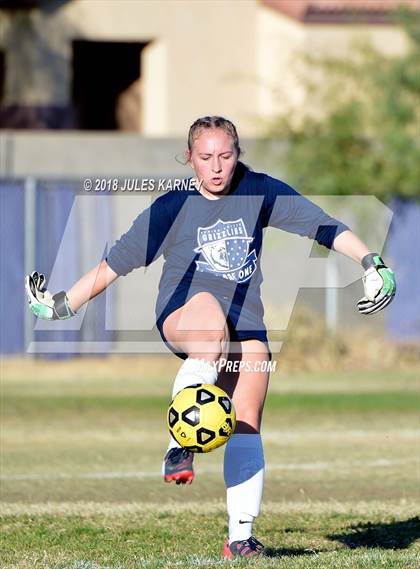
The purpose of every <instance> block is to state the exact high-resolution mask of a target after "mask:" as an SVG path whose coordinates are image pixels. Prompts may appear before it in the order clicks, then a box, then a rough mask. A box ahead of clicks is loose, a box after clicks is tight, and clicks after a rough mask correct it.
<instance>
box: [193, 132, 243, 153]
mask: <svg viewBox="0 0 420 569" xmlns="http://www.w3.org/2000/svg"><path fill="white" fill-rule="evenodd" d="M193 144H194V150H196V151H197V152H209V151H211V152H213V151H215V150H217V151H219V152H220V151H222V152H223V151H226V152H230V151H232V150H233V149H234V144H233V138H232V136H231V135H230V134H229V133H228V132H226V131H225V130H224V129H222V128H204V129H202V130H201V131H199V132H198V133H197V134H196V136H194V139H193Z"/></svg>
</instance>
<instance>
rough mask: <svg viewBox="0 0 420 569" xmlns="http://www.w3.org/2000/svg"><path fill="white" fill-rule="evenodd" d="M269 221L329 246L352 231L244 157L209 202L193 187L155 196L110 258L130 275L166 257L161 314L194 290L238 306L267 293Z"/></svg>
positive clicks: (115, 267)
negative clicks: (226, 187)
mask: <svg viewBox="0 0 420 569" xmlns="http://www.w3.org/2000/svg"><path fill="white" fill-rule="evenodd" d="M268 226H272V227H277V228H279V229H282V230H284V231H288V232H292V233H296V234H299V235H302V236H307V237H309V238H311V239H316V240H317V241H318V243H320V244H322V245H325V246H326V247H328V248H331V247H332V244H333V241H334V238H335V237H336V236H337V235H338V234H339V233H341V232H342V231H344V230H346V229H348V227H347V226H346V225H344V224H343V223H341V222H340V221H337V220H336V219H333V218H332V217H330V216H329V215H327V214H326V213H325V212H324V211H323V210H322V209H321V208H320V207H318V206H317V205H315V204H314V203H312V202H311V201H309V200H308V199H306V198H305V197H303V196H301V195H300V194H298V193H297V192H296V191H295V190H294V189H293V188H291V187H290V186H288V185H287V184H285V183H284V182H281V181H279V180H276V179H274V178H272V177H270V176H267V175H266V174H261V173H256V172H253V171H251V170H249V169H248V168H247V167H246V166H245V165H243V164H242V163H240V162H239V163H238V165H237V167H236V170H235V174H234V176H233V179H232V183H231V188H230V193H229V195H226V196H223V197H221V198H220V199H217V200H209V199H207V198H205V197H204V196H202V195H201V194H200V192H199V191H198V190H196V189H190V190H173V191H170V192H168V193H166V194H165V195H163V196H161V197H159V198H158V199H156V200H155V201H154V202H153V204H152V205H151V206H150V207H149V208H148V209H146V210H145V211H143V212H142V213H141V214H140V215H139V216H138V217H137V218H136V219H135V220H134V222H133V225H132V226H131V228H130V229H129V230H128V232H127V233H125V234H124V235H122V237H121V238H120V239H119V240H118V241H117V242H116V243H115V245H114V246H113V247H112V248H111V250H110V252H109V255H108V258H107V262H108V264H109V266H110V267H111V269H113V270H114V271H115V272H116V273H117V274H118V275H126V274H127V273H129V272H130V271H132V270H133V269H135V268H138V267H143V266H147V265H149V264H150V263H152V262H153V261H154V260H155V259H157V258H158V257H159V256H160V255H163V257H164V261H165V262H164V266H163V272H162V276H161V280H160V284H159V295H158V300H157V307H156V309H157V316H158V317H159V315H161V314H162V313H165V312H167V310H166V311H165V307H167V306H169V305H170V306H172V307H173V306H174V304H173V303H172V305H171V303H170V299H171V298H173V297H176V298H178V299H180V300H178V302H177V303H176V304H177V306H179V305H182V302H183V300H186V299H187V297H188V291H189V290H207V291H209V292H211V293H213V294H215V296H216V297H220V298H221V297H223V298H224V299H225V300H226V299H230V300H231V301H232V302H233V304H235V305H237V306H238V305H242V304H243V302H244V299H245V297H246V296H247V297H248V299H250V302H251V305H252V302H254V301H255V302H257V299H258V300H259V296H260V285H261V282H262V274H261V269H260V252H261V247H262V241H263V230H264V228H265V227H268ZM253 299H254V300H253ZM247 302H248V300H247Z"/></svg>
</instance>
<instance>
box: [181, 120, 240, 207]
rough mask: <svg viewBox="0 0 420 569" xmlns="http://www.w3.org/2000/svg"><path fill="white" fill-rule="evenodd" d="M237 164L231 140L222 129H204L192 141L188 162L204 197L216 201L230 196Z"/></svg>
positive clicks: (236, 155) (236, 156)
mask: <svg viewBox="0 0 420 569" xmlns="http://www.w3.org/2000/svg"><path fill="white" fill-rule="evenodd" d="M237 162H238V154H237V152H236V150H235V147H234V144H233V139H232V137H231V136H230V135H229V134H228V133H227V132H226V131H225V130H223V129H221V128H207V129H204V130H202V131H201V132H200V134H199V136H198V137H197V138H195V139H194V144H193V147H192V150H191V152H190V154H189V163H190V165H191V167H192V168H193V169H194V171H195V176H196V178H197V180H198V182H199V183H200V182H201V186H200V191H201V193H202V194H203V195H205V196H206V197H208V198H210V199H217V198H218V197H220V196H222V195H225V194H227V193H229V186H230V183H231V181H232V177H233V173H234V171H235V167H236V164H237Z"/></svg>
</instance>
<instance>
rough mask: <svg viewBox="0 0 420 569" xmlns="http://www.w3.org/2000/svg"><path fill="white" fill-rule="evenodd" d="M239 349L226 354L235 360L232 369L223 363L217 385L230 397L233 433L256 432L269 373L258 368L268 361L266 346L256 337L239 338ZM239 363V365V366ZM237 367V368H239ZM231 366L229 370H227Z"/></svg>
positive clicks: (259, 425) (258, 427) (231, 359)
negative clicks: (232, 408)
mask: <svg viewBox="0 0 420 569" xmlns="http://www.w3.org/2000/svg"><path fill="white" fill-rule="evenodd" d="M241 348H242V353H240V354H230V355H229V357H228V361H231V362H239V363H237V364H236V369H238V370H239V371H236V372H235V371H233V370H234V369H235V364H234V363H233V365H232V367H230V366H229V364H228V363H227V364H226V366H225V369H224V370H223V371H221V372H220V373H219V378H218V380H217V385H218V386H219V387H221V388H222V389H224V390H225V391H226V392H227V393H228V394H229V395H230V397H231V398H232V400H233V404H234V407H235V411H236V431H235V432H237V433H259V432H260V427H261V419H262V413H263V409H264V402H265V397H266V394H267V389H268V381H269V377H270V373H269V371H260V370H259V369H258V368H261V367H262V368H263V369H266V368H264V366H266V365H267V364H266V363H265V364H263V363H262V362H269V361H270V357H269V353H268V349H267V346H266V345H265V344H264V343H263V342H261V341H260V340H246V341H243V342H241ZM240 363H242V366H240ZM239 368H240V369H239ZM230 370H231V371H230Z"/></svg>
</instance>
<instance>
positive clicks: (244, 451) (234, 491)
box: [224, 433, 264, 543]
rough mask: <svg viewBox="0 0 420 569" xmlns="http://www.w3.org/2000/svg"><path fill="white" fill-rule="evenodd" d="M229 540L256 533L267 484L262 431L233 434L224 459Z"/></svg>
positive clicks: (241, 538)
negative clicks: (255, 524)
mask: <svg viewBox="0 0 420 569" xmlns="http://www.w3.org/2000/svg"><path fill="white" fill-rule="evenodd" d="M224 477H225V484H226V502H227V511H228V515H229V543H232V542H233V541H242V540H244V539H248V538H249V537H251V535H252V525H253V523H254V520H255V518H256V517H257V516H258V514H259V511H260V504H261V499H262V492H263V485H264V451H263V446H262V441H261V435H260V434H242V433H238V434H233V435H232V436H231V437H230V439H229V440H228V442H227V444H226V449H225V459H224Z"/></svg>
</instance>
